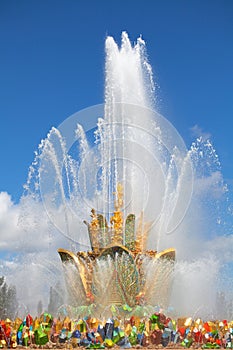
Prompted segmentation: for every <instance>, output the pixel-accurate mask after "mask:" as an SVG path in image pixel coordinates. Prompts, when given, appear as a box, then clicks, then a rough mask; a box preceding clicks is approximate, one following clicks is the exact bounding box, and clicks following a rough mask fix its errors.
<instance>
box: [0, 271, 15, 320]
mask: <svg viewBox="0 0 233 350" xmlns="http://www.w3.org/2000/svg"><path fill="white" fill-rule="evenodd" d="M17 309H18V301H17V295H16V288H15V286H8V285H7V283H6V282H5V277H0V319H3V320H4V319H6V318H7V317H9V318H14V317H15V316H16V312H17Z"/></svg>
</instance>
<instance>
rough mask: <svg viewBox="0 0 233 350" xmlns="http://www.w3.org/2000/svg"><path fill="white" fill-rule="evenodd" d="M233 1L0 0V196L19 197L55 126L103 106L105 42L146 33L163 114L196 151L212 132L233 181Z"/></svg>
mask: <svg viewBox="0 0 233 350" xmlns="http://www.w3.org/2000/svg"><path fill="white" fill-rule="evenodd" d="M232 16H233V2H232V1H231V0H221V1H220V0H219V1H216V0H204V1H203V0H201V1H198V0H195V1H193V0H189V1H187V0H186V1H185V0H176V1H174V0H154V1H152V0H151V1H149V0H146V1H139V0H134V1H129V0H124V1H123V0H117V1H115V0H113V1H109V0H108V1H106V0H101V1H94V0H93V1H90V0H88V1H86V0H85V1H84V0H83V1H80V0H76V1H74V0H56V1H55V0H48V1H41V0H39V1H37V0H33V1H29V0H20V1H18V0H11V1H9V0H1V2H0V47H1V55H0V77H1V80H0V125H1V127H0V154H1V172H0V191H6V192H8V193H9V194H10V195H11V196H12V198H13V200H14V201H17V200H18V199H19V198H20V196H21V193H22V185H23V184H24V183H25V181H26V177H27V172H28V167H29V166H30V163H31V162H32V161H33V158H34V151H35V150H36V149H37V146H38V144H39V142H40V140H41V139H42V138H44V137H45V136H46V134H47V132H48V131H49V130H50V128H51V127H52V126H58V125H59V124H60V123H61V122H62V121H63V120H64V119H65V118H67V117H68V116H70V115H71V114H73V113H75V112H76V111H79V110H81V109H83V108H85V107H88V106H91V105H94V104H98V103H102V102H103V96H104V56H105V54H104V41H105V38H106V36H107V35H111V36H113V37H114V38H115V40H116V41H117V42H118V43H120V36H121V32H122V31H123V30H126V31H127V32H128V33H129V37H130V39H131V41H132V42H134V41H136V39H137V37H138V36H139V35H140V34H142V36H143V38H144V40H145V41H146V44H147V51H148V56H149V61H150V63H151V65H152V68H153V71H154V76H155V81H156V82H157V83H158V84H159V86H160V90H159V99H160V112H161V113H162V114H163V115H164V116H165V117H166V118H167V119H168V120H170V121H171V123H172V124H173V125H174V126H175V127H176V129H177V130H178V131H179V133H180V134H181V136H182V137H183V138H184V140H185V142H186V144H187V146H188V147H189V146H190V144H191V142H192V140H193V139H194V138H195V136H196V135H192V132H191V130H190V128H192V127H193V126H194V125H197V126H198V130H199V131H200V132H204V133H208V134H210V135H211V137H212V140H213V143H214V146H215V148H216V150H217V153H218V155H219V157H220V161H221V164H222V168H223V174H224V177H225V179H226V180H227V181H228V182H229V183H230V182H231V181H232V179H233V153H232V129H233V119H232V115H233V89H232V83H233V65H232V62H233V44H232V43H233V20H232V18H233V17H232Z"/></svg>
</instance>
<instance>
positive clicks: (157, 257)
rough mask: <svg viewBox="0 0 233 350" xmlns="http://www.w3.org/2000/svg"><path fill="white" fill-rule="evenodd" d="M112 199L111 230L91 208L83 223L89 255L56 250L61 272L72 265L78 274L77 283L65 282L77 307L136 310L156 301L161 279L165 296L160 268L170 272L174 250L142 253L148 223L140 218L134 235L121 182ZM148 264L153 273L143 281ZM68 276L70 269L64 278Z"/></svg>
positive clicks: (74, 279)
mask: <svg viewBox="0 0 233 350" xmlns="http://www.w3.org/2000/svg"><path fill="white" fill-rule="evenodd" d="M114 196H115V201H114V212H113V215H112V216H111V218H110V226H108V224H107V221H106V219H105V218H104V217H103V215H100V214H97V213H96V211H95V210H94V209H92V210H91V222H90V223H87V222H85V223H86V224H87V226H88V232H89V237H90V243H91V248H92V250H91V251H89V252H77V254H74V253H72V252H70V251H68V250H65V249H58V253H59V254H60V257H61V260H62V262H63V264H64V267H66V266H67V263H71V264H72V265H73V266H74V267H75V269H76V275H75V278H74V276H73V275H72V277H71V278H70V280H69V288H70V293H71V294H72V295H73V300H75V302H76V303H77V304H81V305H87V304H92V303H95V304H98V305H99V304H101V305H103V307H106V306H108V305H111V304H115V305H119V304H121V305H123V304H127V305H129V306H134V305H142V304H145V303H150V302H154V300H155V299H156V298H157V296H156V295H157V294H156V293H158V292H157V290H156V288H157V289H161V286H159V287H158V286H157V285H156V283H157V284H159V283H160V280H161V283H162V284H163V288H164V290H165V292H164V293H165V294H166V289H167V288H168V286H167V285H166V283H168V282H169V281H168V278H167V277H166V273H167V272H166V273H163V269H164V268H166V269H168V270H172V269H173V264H174V260H175V250H174V249H173V248H170V249H167V250H164V251H162V252H160V253H157V252H156V251H151V250H146V244H147V237H148V233H149V230H150V228H151V225H150V223H144V222H143V213H141V216H140V218H139V223H138V227H137V230H136V224H135V220H136V218H135V215H134V214H129V215H128V216H127V217H126V219H125V220H124V216H123V206H124V201H123V198H124V189H123V186H122V184H121V183H118V184H117V189H116V192H115V193H114ZM161 262H162V265H161V267H160V264H161ZM149 265H150V266H151V268H153V269H154V271H152V272H151V273H152V277H151V279H152V281H148V278H146V274H148V272H147V270H146V269H147V267H148V266H149ZM156 269H157V270H158V271H157V270H156ZM69 273H70V268H69V267H68V272H67V276H69ZM164 276H165V277H164ZM165 278H167V280H166V279H165ZM159 279H160V280H159ZM152 284H153V285H152Z"/></svg>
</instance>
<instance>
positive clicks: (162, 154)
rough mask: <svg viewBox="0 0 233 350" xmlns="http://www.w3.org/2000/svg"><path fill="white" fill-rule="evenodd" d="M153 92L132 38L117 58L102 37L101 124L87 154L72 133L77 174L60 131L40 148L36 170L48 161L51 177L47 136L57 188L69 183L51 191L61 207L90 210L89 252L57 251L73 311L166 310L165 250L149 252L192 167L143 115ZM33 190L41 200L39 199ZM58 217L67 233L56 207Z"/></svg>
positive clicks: (81, 137)
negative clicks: (56, 194) (76, 148)
mask: <svg viewBox="0 0 233 350" xmlns="http://www.w3.org/2000/svg"><path fill="white" fill-rule="evenodd" d="M153 91H154V84H153V77H152V71H151V67H150V65H149V63H148V61H147V60H146V55H145V43H144V41H143V40H142V39H141V38H139V39H138V41H137V44H136V45H135V46H134V47H132V46H131V44H130V42H129V39H128V36H127V34H126V33H123V34H122V47H121V48H120V49H118V47H117V45H116V43H115V42H114V40H113V39H112V38H111V37H108V38H107V40H106V86H105V105H104V111H103V114H104V117H103V118H99V119H98V122H97V129H95V131H94V135H95V146H94V147H90V146H89V145H88V140H87V137H86V136H85V132H84V130H83V128H82V126H81V125H80V124H78V125H77V127H76V138H77V142H78V145H79V156H78V157H79V164H78V166H77V163H75V164H74V162H73V155H72V161H71V158H70V157H71V154H70V155H69V158H67V156H66V154H67V145H66V142H64V138H63V134H62V132H61V133H60V132H58V131H57V130H54V131H53V132H52V134H53V135H52V134H50V135H49V137H48V139H47V141H46V143H45V145H44V147H43V153H42V164H43V165H42V167H45V168H46V169H47V168H48V162H49V163H50V164H53V166H54V169H56V166H57V165H58V159H59V156H58V152H57V151H56V152H54V151H53V153H52V152H51V150H52V149H54V143H55V142H54V135H55V136H56V138H58V140H59V145H61V146H59V147H60V151H62V158H61V159H62V163H61V167H62V169H63V170H62V172H65V177H66V179H69V177H70V174H72V179H69V180H68V181H67V188H65V186H64V184H62V186H59V188H60V189H61V188H62V190H60V191H61V201H62V204H63V205H64V204H65V203H66V202H67V198H66V197H67V193H68V200H69V206H72V210H76V213H77V215H82V214H81V211H80V207H79V208H77V209H75V207H77V203H75V202H77V201H80V202H82V203H83V205H82V207H83V208H84V207H85V208H86V209H88V207H89V208H91V204H95V208H96V209H93V208H92V209H91V222H88V220H84V223H85V224H86V225H87V228H88V239H87V241H88V240H89V244H88V245H89V248H88V249H85V250H84V251H82V250H81V249H80V248H79V250H78V252H77V253H76V254H75V253H74V252H73V251H70V250H68V249H62V248H60V249H58V252H59V254H60V257H61V260H62V262H63V265H64V270H65V276H66V281H67V282H66V283H67V286H68V290H69V296H70V298H69V300H70V302H71V303H72V304H74V305H87V304H92V303H95V304H96V305H98V306H99V308H100V309H101V310H105V309H106V308H107V307H108V306H109V305H124V304H127V305H129V306H131V307H134V306H135V305H158V304H159V305H160V306H163V307H167V306H168V304H169V296H170V290H171V280H172V273H173V269H174V261H175V249H173V248H168V247H166V249H163V250H162V251H160V252H159V253H158V252H157V249H156V245H158V241H159V234H160V233H161V232H162V231H163V230H165V229H166V230H167V231H168V232H169V231H170V232H172V230H173V229H174V227H175V226H177V225H179V222H180V220H182V216H183V215H184V212H185V210H186V207H187V206H188V202H189V197H190V195H191V189H192V167H191V164H190V161H189V157H188V156H187V151H186V149H185V146H184V145H183V143H182V141H180V139H179V137H178V135H177V134H176V133H175V131H174V130H173V129H172V127H171V126H170V125H168V123H166V122H165V121H164V120H162V117H161V116H159V114H158V113H156V112H154V111H153V109H152V101H153ZM153 103H154V102H153ZM162 124H165V125H164V126H163V127H164V128H166V133H165V134H166V138H164V136H163V135H162ZM61 129H62V128H61ZM60 131H61V130H60ZM169 133H170V135H169ZM174 134H175V137H174ZM171 135H172V136H173V137H172V139H173V140H172V141H171V140H169V137H170V136H171ZM174 142H176V144H173V143H174ZM71 148H72V147H71ZM170 152H172V156H171V154H170ZM70 153H71V152H70ZM48 154H50V156H49V158H48ZM48 159H49V160H48ZM75 166H77V167H78V168H79V172H78V173H77V172H76V169H75ZM50 171H51V169H50ZM74 174H76V175H74ZM172 176H173V178H172ZM56 177H60V180H59V183H60V184H61V183H62V182H63V181H64V180H63V178H62V176H61V172H60V174H58V173H56ZM47 178H48V177H47V176H46V181H45V183H46V186H47ZM187 178H188V180H187ZM77 183H78V185H79V189H78V190H77V187H75V186H76V185H77ZM41 184H42V192H45V193H47V188H46V190H44V191H43V183H42V182H41ZM74 184H75V185H74ZM187 184H188V185H189V187H188V188H189V189H188V190H187ZM72 186H73V187H72ZM181 186H182V187H181ZM67 189H68V192H67V193H65V192H66V191H67ZM80 189H81V190H80ZM78 192H79V193H78ZM80 192H81V196H80ZM166 192H168V193H169V194H167V193H166ZM181 197H182V201H184V204H183V203H182V204H181ZM71 202H72V204H71ZM74 203H75V204H74ZM165 206H167V208H166V210H164V207H165ZM178 206H179V210H177V207H178ZM168 209H169V210H170V211H171V212H170V214H169V215H170V217H168V216H167V214H168V211H167V210H168ZM82 212H83V211H82ZM64 215H65V216H66V224H65V226H66V227H67V228H68V226H69V224H67V223H68V221H69V219H68V216H69V214H68V212H67V206H66V205H65V212H64ZM169 225H170V227H169ZM66 234H67V232H66ZM69 234H70V233H69ZM156 235H157V237H156ZM79 239H80V238H79ZM156 241H157V242H156ZM103 296H104V297H103Z"/></svg>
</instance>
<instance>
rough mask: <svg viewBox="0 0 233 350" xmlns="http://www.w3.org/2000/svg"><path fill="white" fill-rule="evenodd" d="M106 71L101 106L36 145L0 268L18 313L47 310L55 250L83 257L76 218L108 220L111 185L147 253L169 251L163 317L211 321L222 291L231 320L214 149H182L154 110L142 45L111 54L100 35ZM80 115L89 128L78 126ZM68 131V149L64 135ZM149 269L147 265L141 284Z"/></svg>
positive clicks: (224, 210) (199, 145)
mask: <svg viewBox="0 0 233 350" xmlns="http://www.w3.org/2000/svg"><path fill="white" fill-rule="evenodd" d="M105 67H106V71H105V73H106V75H105V103H104V105H103V106H101V107H95V106H94V107H91V108H90V109H89V110H87V111H86V112H85V113H83V114H82V113H81V114H80V113H79V114H77V115H74V116H73V117H72V118H71V119H67V122H66V123H63V125H62V126H61V127H59V128H52V129H51V131H50V132H49V133H48V136H47V138H46V139H45V140H43V141H42V142H41V144H40V146H39V148H38V151H37V152H36V156H35V160H34V162H33V164H32V166H31V167H30V169H29V175H28V181H27V183H26V185H25V194H24V195H23V196H22V198H21V201H20V204H19V205H18V226H17V227H18V228H17V229H18V230H19V238H18V248H17V249H18V252H16V254H15V259H13V261H12V262H11V264H12V265H11V266H10V264H7V266H6V264H3V268H2V269H3V271H7V274H8V278H9V281H11V282H12V283H14V284H17V287H18V295H19V298H20V300H21V306H22V308H24V309H29V310H31V311H33V312H36V306H37V303H38V301H39V300H40V299H42V300H43V303H44V306H46V303H47V302H48V292H49V287H50V286H55V285H56V283H57V281H58V280H59V281H60V283H61V284H63V277H62V266H61V262H60V260H59V257H58V255H57V252H56V250H57V248H59V247H63V248H67V249H70V250H72V251H77V250H90V242H89V237H88V234H87V228H86V226H85V225H84V224H83V220H86V221H90V210H91V208H95V209H96V210H97V211H98V212H99V213H102V214H103V215H105V216H106V218H107V219H109V216H110V215H111V214H112V212H113V209H114V196H113V192H114V191H116V187H117V183H119V182H120V183H122V184H123V186H124V207H123V212H124V217H125V218H126V216H127V215H128V214H130V213H134V214H135V215H136V218H137V225H138V226H139V219H140V218H141V220H142V224H141V225H142V227H143V229H142V231H144V232H147V231H148V237H147V240H146V248H147V249H153V250H158V251H160V250H162V249H166V248H169V247H174V248H175V249H176V256H177V262H176V264H175V269H174V271H173V276H172V279H173V284H172V287H171V291H170V295H171V297H170V303H169V305H170V307H169V309H168V310H167V312H168V313H169V312H170V313H174V314H176V315H184V314H185V315H197V316H201V317H217V316H218V315H219V314H220V313H221V312H222V309H221V310H220V308H219V306H218V300H217V299H218V298H217V293H218V292H222V291H223V292H224V293H225V294H224V298H225V301H224V302H225V305H223V304H222V306H221V308H224V309H225V313H226V317H230V315H228V314H227V313H229V312H230V311H229V308H228V304H229V303H230V301H231V293H229V291H232V281H231V279H230V275H231V271H232V270H231V268H230V264H231V263H232V248H231V246H232V245H231V242H232V227H231V226H230V225H229V222H230V218H231V217H232V212H231V206H230V202H229V200H228V198H229V193H228V189H227V187H226V185H225V184H224V180H223V178H222V173H221V166H220V161H219V159H218V156H217V154H216V152H215V150H214V147H213V145H212V144H211V142H210V140H208V139H205V138H203V137H200V138H198V139H197V140H196V141H194V142H193V144H192V145H191V147H190V148H189V149H186V146H185V144H184V142H183V140H182V138H181V137H180V135H179V134H178V132H177V131H176V129H175V128H174V127H173V126H172V125H171V124H170V123H169V122H168V121H167V120H166V119H165V118H164V117H162V116H161V115H160V114H159V113H158V112H157V111H156V109H157V103H156V84H154V79H153V74H152V69H151V66H150V64H149V63H148V60H147V55H146V49H145V43H144V41H143V40H142V39H141V38H139V39H138V40H137V42H136V44H135V45H134V46H132V45H131V43H130V41H129V39H128V36H127V34H126V33H123V34H122V43H121V47H120V48H119V47H118V46H117V44H116V43H115V41H114V40H113V38H111V37H108V38H107V39H106V63H105ZM99 112H101V114H99ZM88 113H89V114H94V115H95V118H94V119H95V123H93V125H91V127H90V128H84V127H83V126H82V121H83V122H84V124H85V122H86V121H85V120H84V117H85V118H86V116H88ZM82 118H83V120H82ZM76 119H77V123H75V124H74V123H73V121H74V120H76ZM71 127H72V142H71V138H70V137H68V136H67V135H68V134H67V133H66V128H68V129H69V128H71ZM19 266H20V268H19ZM15 271H16V272H15ZM19 271H20V272H19ZM154 271H155V270H154V267H153V266H151V264H149V265H148V269H147V272H146V279H148V281H150V280H151V279H153V278H154V273H155V272H154ZM67 273H70V272H69V271H68V272H67ZM96 273H97V272H96ZM162 278H164V276H163V275H161V279H162ZM25 281H26V282H25ZM74 283H75V286H74V289H77V288H78V281H75V282H74ZM153 293H154V297H153V298H152V299H151V300H152V302H153V300H155V299H156V300H158V299H159V297H158V296H157V295H156V296H155V294H156V293H157V292H156V288H154V291H153V292H152V294H153ZM46 298H47V299H46ZM80 298H81V296H80ZM65 302H66V300H65V298H64V303H65ZM158 304H160V303H159V302H158ZM161 305H163V301H162V300H161ZM59 306H60V305H59ZM154 306H157V305H154Z"/></svg>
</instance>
